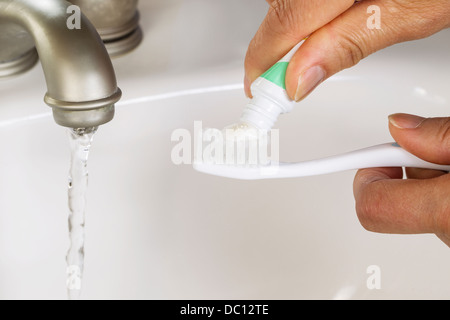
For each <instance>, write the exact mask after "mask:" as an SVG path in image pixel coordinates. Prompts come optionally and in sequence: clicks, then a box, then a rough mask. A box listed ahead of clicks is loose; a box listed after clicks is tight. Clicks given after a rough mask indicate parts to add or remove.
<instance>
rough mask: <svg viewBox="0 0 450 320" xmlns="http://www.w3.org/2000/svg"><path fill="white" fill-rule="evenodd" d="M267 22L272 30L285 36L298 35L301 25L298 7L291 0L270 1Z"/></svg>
mask: <svg viewBox="0 0 450 320" xmlns="http://www.w3.org/2000/svg"><path fill="white" fill-rule="evenodd" d="M267 17H268V19H267V20H266V23H267V24H268V25H267V27H268V29H269V30H272V31H274V32H276V33H277V34H279V35H280V36H283V37H293V38H295V37H296V30H297V26H298V25H299V21H298V19H299V18H298V15H297V10H296V7H295V6H294V5H293V4H292V1H290V0H273V1H272V2H271V3H270V8H269V13H268V15H267Z"/></svg>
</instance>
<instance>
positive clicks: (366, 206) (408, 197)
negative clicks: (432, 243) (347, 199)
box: [354, 168, 450, 235]
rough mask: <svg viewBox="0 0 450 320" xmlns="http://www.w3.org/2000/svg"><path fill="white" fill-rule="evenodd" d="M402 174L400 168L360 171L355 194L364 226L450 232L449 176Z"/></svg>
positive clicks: (402, 231) (391, 230)
mask: <svg viewBox="0 0 450 320" xmlns="http://www.w3.org/2000/svg"><path fill="white" fill-rule="evenodd" d="M400 177H401V169H400V168H372V169H364V170H360V171H358V173H357V174H356V177H355V181H354V195H355V201H356V212H357V214H358V218H359V220H360V222H361V224H362V226H363V227H364V228H365V229H367V230H369V231H373V232H380V233H399V234H416V233H436V234H440V235H442V234H444V235H445V234H448V232H449V231H450V225H449V222H450V221H449V218H448V216H449V214H448V212H447V209H446V208H449V200H448V198H449V197H448V188H449V187H448V186H449V183H450V179H449V178H448V176H447V175H446V176H441V177H438V178H434V179H427V180H401V179H399V178H400Z"/></svg>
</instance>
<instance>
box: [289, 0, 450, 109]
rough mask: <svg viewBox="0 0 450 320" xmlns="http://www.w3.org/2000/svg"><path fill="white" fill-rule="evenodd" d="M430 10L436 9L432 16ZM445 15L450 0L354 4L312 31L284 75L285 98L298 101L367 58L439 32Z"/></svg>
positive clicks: (369, 0)
mask: <svg viewBox="0 0 450 320" xmlns="http://www.w3.org/2000/svg"><path fill="white" fill-rule="evenodd" d="M430 7H433V8H435V7H436V8H440V9H439V11H438V12H435V11H436V10H434V11H433V10H431V9H430ZM441 11H442V12H441ZM425 12H426V13H425ZM449 13H450V1H448V0H436V1H433V2H432V3H431V2H429V1H403V0H398V1H384V0H365V1H362V2H359V3H357V4H355V5H354V6H352V7H351V8H350V9H348V10H346V11H345V12H344V13H342V14H341V15H340V16H339V17H337V18H336V19H334V20H333V21H331V22H330V23H328V24H327V25H325V26H323V27H322V28H320V29H319V30H317V31H315V32H314V33H313V34H312V35H311V36H310V37H309V38H308V39H307V41H305V43H304V44H303V45H302V47H301V48H300V49H299V50H298V52H297V53H296V54H295V56H294V57H293V59H292V61H291V63H290V64H289V67H288V70H287V74H286V89H287V92H288V95H289V96H290V97H291V98H292V99H295V100H296V101H300V100H302V99H304V98H305V97H306V96H307V95H308V94H309V93H311V91H312V90H313V89H314V88H315V87H317V86H318V85H319V84H320V83H321V82H323V81H324V80H325V79H326V78H328V77H330V76H332V75H333V74H335V73H337V72H339V71H341V70H343V69H346V68H349V67H352V66H354V65H355V64H357V63H358V62H359V61H360V60H361V59H363V58H365V57H367V56H368V55H370V54H371V53H373V52H375V51H378V50H380V49H383V48H385V47H388V46H390V45H393V44H395V43H399V42H403V41H407V40H413V39H420V38H423V37H426V36H428V35H431V34H433V33H435V32H437V31H438V30H441V29H443V28H444V27H445V26H446V25H447V24H448V23H449V20H450V18H449V17H450V14H449ZM432 17H434V18H432ZM432 19H433V20H432Z"/></svg>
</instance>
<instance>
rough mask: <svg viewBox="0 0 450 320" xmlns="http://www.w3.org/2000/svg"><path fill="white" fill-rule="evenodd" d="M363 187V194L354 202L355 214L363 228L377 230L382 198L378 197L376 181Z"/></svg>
mask: <svg viewBox="0 0 450 320" xmlns="http://www.w3.org/2000/svg"><path fill="white" fill-rule="evenodd" d="M365 188H366V189H365V190H364V192H363V194H362V195H361V196H360V197H359V199H358V201H357V202H356V214H357V217H358V220H359V222H360V224H361V225H362V227H363V228H364V229H366V230H367V231H371V232H378V231H379V224H380V214H381V211H382V208H381V204H382V203H383V200H382V199H381V197H380V192H379V191H378V190H379V187H378V186H377V184H376V183H371V184H370V185H368V186H366V187H365ZM377 189H378V190H377Z"/></svg>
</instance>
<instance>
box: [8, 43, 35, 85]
mask: <svg viewBox="0 0 450 320" xmlns="http://www.w3.org/2000/svg"><path fill="white" fill-rule="evenodd" d="M38 60H39V56H38V54H37V51H36V49H35V48H33V49H31V50H29V51H28V52H26V53H25V54H23V55H21V56H20V57H19V58H17V59H14V60H11V61H4V62H0V78H4V77H9V76H13V75H17V74H20V73H23V72H25V71H28V70H29V69H31V68H32V67H34V65H35V64H36V63H37V61H38Z"/></svg>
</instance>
